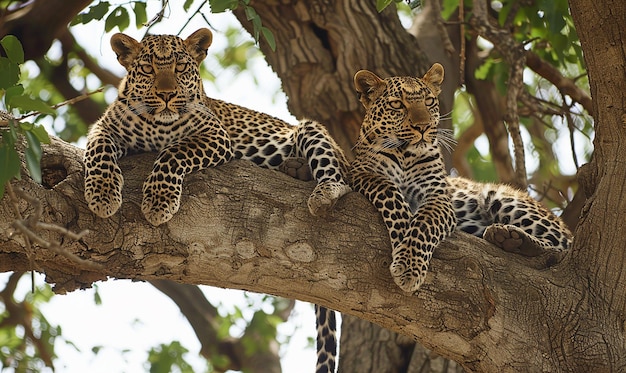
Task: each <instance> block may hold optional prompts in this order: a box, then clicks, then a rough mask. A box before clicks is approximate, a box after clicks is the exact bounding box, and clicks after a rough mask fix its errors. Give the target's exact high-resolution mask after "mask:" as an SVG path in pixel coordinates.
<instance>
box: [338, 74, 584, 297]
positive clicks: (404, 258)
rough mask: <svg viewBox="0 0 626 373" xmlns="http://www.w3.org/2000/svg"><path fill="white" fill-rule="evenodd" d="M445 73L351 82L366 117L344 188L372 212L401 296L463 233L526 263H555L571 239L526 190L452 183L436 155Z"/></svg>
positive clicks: (444, 140) (443, 133)
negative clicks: (384, 236)
mask: <svg viewBox="0 0 626 373" xmlns="http://www.w3.org/2000/svg"><path fill="white" fill-rule="evenodd" d="M443 78H444V68H443V66H442V65H441V64H439V63H435V64H433V65H432V66H431V67H430V69H429V70H428V71H427V72H426V74H424V75H423V76H422V77H414V76H394V77H390V78H385V79H383V78H380V77H378V76H377V75H376V74H374V73H373V72H371V71H368V70H360V71H358V72H357V73H356V74H355V76H354V85H355V89H356V91H357V95H358V97H359V100H360V102H361V104H362V105H363V106H364V108H365V117H364V120H363V123H362V126H361V129H360V133H359V137H358V139H357V142H356V145H355V147H354V149H353V150H354V154H355V160H354V161H353V162H352V163H351V165H350V185H351V187H352V189H353V190H354V191H356V192H359V193H361V194H363V195H364V196H365V197H367V198H368V200H369V201H370V202H371V203H372V204H373V205H374V206H375V207H376V209H377V210H378V211H379V213H380V215H381V216H382V219H383V221H384V223H385V225H386V227H387V230H388V233H389V238H390V241H391V245H392V261H391V264H390V266H389V270H390V272H391V275H392V277H393V279H394V282H395V283H396V284H397V285H398V286H399V287H400V288H401V289H402V290H403V291H405V292H408V293H415V292H417V291H418V290H419V288H420V287H421V285H422V284H423V283H424V279H425V276H426V274H427V271H428V267H429V264H430V260H431V258H432V255H433V251H434V249H435V248H437V246H438V245H439V244H440V243H441V242H442V241H443V240H445V239H446V238H447V237H449V236H450V235H451V234H452V232H454V231H462V232H465V233H469V234H472V235H475V236H478V237H482V238H483V239H485V240H486V241H488V242H490V243H492V244H494V245H496V246H497V247H499V248H501V249H503V250H505V251H509V252H514V253H518V254H521V255H526V256H539V255H541V254H542V253H548V254H554V255H555V257H557V258H559V257H562V255H563V253H565V252H567V250H568V249H569V248H570V247H571V243H572V239H573V236H572V233H571V231H570V230H569V228H568V227H567V225H566V224H565V223H564V222H563V220H562V219H560V218H559V217H557V216H556V215H555V214H554V213H553V212H552V211H550V210H549V209H547V208H546V207H544V206H543V205H542V204H541V203H540V202H538V201H537V200H536V199H534V198H533V197H532V196H530V195H529V194H528V193H527V192H526V191H522V190H519V189H516V188H514V187H512V186H509V185H506V184H497V183H482V182H478V181H474V180H471V179H467V178H463V177H452V176H449V175H448V172H447V171H446V168H445V164H444V159H443V153H442V148H448V149H450V148H451V147H452V146H453V144H454V139H453V138H452V134H451V131H450V130H446V129H443V128H440V127H439V124H440V120H441V117H440V113H439V100H438V96H439V93H440V92H441V85H442V83H443Z"/></svg>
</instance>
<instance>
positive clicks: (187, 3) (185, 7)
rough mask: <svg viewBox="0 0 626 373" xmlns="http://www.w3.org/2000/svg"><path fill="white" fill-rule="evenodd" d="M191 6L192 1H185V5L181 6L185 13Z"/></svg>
mask: <svg viewBox="0 0 626 373" xmlns="http://www.w3.org/2000/svg"><path fill="white" fill-rule="evenodd" d="M191 4H193V0H185V3H184V4H183V10H184V11H185V12H186V11H188V10H189V8H191Z"/></svg>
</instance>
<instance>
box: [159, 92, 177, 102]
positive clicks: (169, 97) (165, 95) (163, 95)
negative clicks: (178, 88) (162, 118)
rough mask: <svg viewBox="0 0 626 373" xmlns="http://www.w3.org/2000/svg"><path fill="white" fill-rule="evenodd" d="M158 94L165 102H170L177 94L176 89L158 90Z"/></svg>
mask: <svg viewBox="0 0 626 373" xmlns="http://www.w3.org/2000/svg"><path fill="white" fill-rule="evenodd" d="M157 96H159V98H160V99H161V100H163V101H165V102H170V101H171V100H172V99H173V98H174V96H176V92H174V91H162V92H157Z"/></svg>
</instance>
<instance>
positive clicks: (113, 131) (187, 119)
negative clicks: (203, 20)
mask: <svg viewBox="0 0 626 373" xmlns="http://www.w3.org/2000/svg"><path fill="white" fill-rule="evenodd" d="M211 41H212V34H211V31H210V30H208V29H205V28H203V29H200V30H198V31H196V32H194V33H193V34H191V35H190V36H189V37H188V38H187V39H186V40H183V39H181V38H179V37H177V36H172V35H148V36H146V37H145V38H143V39H142V40H141V41H137V40H135V39H133V38H131V37H130V36H127V35H124V34H119V33H118V34H115V35H114V36H113V37H112V38H111V47H112V49H113V51H114V52H115V53H116V54H117V59H118V61H119V62H120V64H121V65H122V66H124V68H126V70H127V75H126V77H125V78H124V79H123V80H122V82H121V84H120V86H119V90H118V97H117V99H116V100H115V101H114V102H113V103H112V104H111V105H110V106H109V107H108V108H107V110H106V111H105V113H104V115H103V116H102V118H101V119H99V120H98V121H97V122H96V123H95V124H94V125H93V126H92V128H91V130H90V132H89V135H88V137H87V148H86V151H85V156H84V164H85V199H86V201H87V203H88V206H89V208H90V209H91V210H92V211H93V212H94V213H95V214H96V215H98V216H99V217H102V218H107V217H110V216H112V215H113V214H115V213H116V212H117V211H118V209H119V208H120V206H121V204H122V187H123V184H124V179H123V176H122V173H121V170H120V168H119V166H118V160H119V159H120V158H121V157H123V156H125V155H127V154H129V153H131V152H158V156H157V158H156V160H155V162H154V164H153V168H152V171H151V172H150V174H149V175H148V178H147V179H146V181H145V182H144V184H143V201H142V206H141V209H142V212H143V214H144V216H145V217H146V219H147V220H148V221H149V222H150V223H151V224H152V225H154V226H158V225H160V224H163V223H165V222H167V221H169V220H170V219H171V218H172V217H173V215H174V214H175V213H176V212H177V211H178V209H179V206H180V199H181V192H182V184H183V179H184V177H185V175H186V174H188V173H190V172H194V171H198V170H200V169H204V168H207V167H213V166H218V165H220V164H223V163H225V162H228V161H229V160H231V159H232V158H241V159H247V160H251V161H252V162H254V163H256V164H257V165H259V166H262V167H266V168H270V169H279V168H281V166H282V165H283V164H284V163H285V161H286V160H288V159H290V158H304V159H306V160H307V162H308V166H309V168H310V170H311V172H312V175H313V177H314V178H315V179H316V180H317V182H318V184H317V186H316V187H315V189H314V190H313V192H312V194H311V196H310V197H309V199H308V201H307V204H308V207H309V210H310V211H311V213H312V214H314V215H323V214H324V213H325V212H326V211H328V210H329V209H330V208H331V207H332V206H333V204H334V203H335V201H336V200H337V199H338V198H339V197H341V196H342V195H343V194H345V193H347V192H348V191H350V188H349V186H348V184H347V182H346V181H345V179H346V173H347V161H346V160H345V157H344V155H343V152H342V151H341V149H340V148H339V147H338V145H337V144H336V143H335V142H334V141H333V140H332V138H331V137H330V136H329V135H328V133H327V131H326V130H325V129H324V128H323V126H321V125H320V124H318V123H317V122H314V121H310V120H303V121H301V122H300V124H299V125H298V126H291V125H289V124H288V123H285V122H283V121H281V120H279V119H277V118H274V117H271V116H269V115H266V114H263V113H259V112H255V111H252V110H249V109H247V108H244V107H241V106H238V105H235V104H230V103H227V102H223V101H220V100H214V99H211V98H208V97H207V96H206V94H205V92H204V88H203V85H202V80H201V77H200V72H199V65H200V63H201V62H202V61H203V60H204V58H205V57H206V55H207V49H208V47H209V46H210V45H211Z"/></svg>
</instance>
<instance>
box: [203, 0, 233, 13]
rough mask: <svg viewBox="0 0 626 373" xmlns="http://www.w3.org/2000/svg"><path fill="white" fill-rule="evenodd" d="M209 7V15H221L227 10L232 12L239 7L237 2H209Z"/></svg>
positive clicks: (231, 0) (221, 0) (219, 0)
mask: <svg viewBox="0 0 626 373" xmlns="http://www.w3.org/2000/svg"><path fill="white" fill-rule="evenodd" d="M209 5H211V13H223V12H225V11H227V10H233V9H235V8H237V5H239V1H238V0H209Z"/></svg>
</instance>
